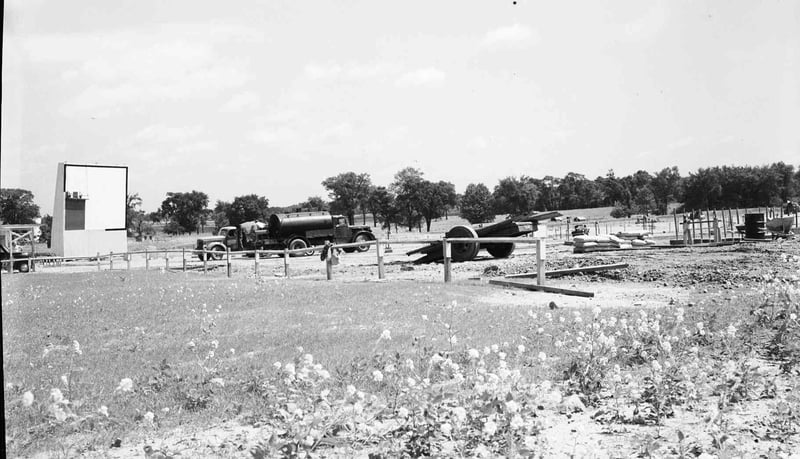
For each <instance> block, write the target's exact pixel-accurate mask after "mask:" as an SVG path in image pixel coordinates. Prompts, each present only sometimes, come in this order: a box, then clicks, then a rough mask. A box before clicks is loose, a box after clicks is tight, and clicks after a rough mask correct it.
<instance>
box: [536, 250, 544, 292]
mask: <svg viewBox="0 0 800 459" xmlns="http://www.w3.org/2000/svg"><path fill="white" fill-rule="evenodd" d="M544 258H545V244H544V239H537V240H536V285H544V280H545V276H546V274H545V271H544Z"/></svg>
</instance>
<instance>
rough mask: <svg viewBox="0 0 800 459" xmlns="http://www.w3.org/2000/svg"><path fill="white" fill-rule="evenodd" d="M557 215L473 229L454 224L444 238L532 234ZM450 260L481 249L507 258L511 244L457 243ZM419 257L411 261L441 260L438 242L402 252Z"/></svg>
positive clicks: (521, 218)
mask: <svg viewBox="0 0 800 459" xmlns="http://www.w3.org/2000/svg"><path fill="white" fill-rule="evenodd" d="M559 216H561V213H559V212H556V211H550V212H539V213H534V214H532V215H525V216H513V217H511V218H507V219H505V220H503V221H500V222H497V223H492V224H489V225H478V226H476V227H474V228H473V227H471V226H464V225H458V226H454V227H452V228H450V230H448V231H447V233H445V237H447V238H484V237H485V238H490V237H520V236H526V235H528V234H531V233H534V232H536V231H537V230H538V227H539V222H540V221H547V220H550V219H551V218H555V217H559ZM451 247H452V248H451V250H452V260H453V261H472V260H474V259H475V257H476V256H477V255H478V252H479V251H480V250H481V249H486V251H487V252H488V253H489V255H491V256H492V257H494V258H508V257H510V256H511V254H512V253H514V249H515V245H514V243H511V242H489V243H486V242H484V243H477V242H458V243H453V244H452V246H451ZM415 254H423V255H424V256H423V257H421V258H417V259H416V260H414V263H415V264H421V263H435V262H438V261H440V260H441V259H442V258H444V255H443V254H442V242H441V241H436V242H431V243H430V244H428V245H426V246H423V247H420V248H418V249H414V250H411V251H409V252H406V255H415Z"/></svg>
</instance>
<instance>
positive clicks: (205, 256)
mask: <svg viewBox="0 0 800 459" xmlns="http://www.w3.org/2000/svg"><path fill="white" fill-rule="evenodd" d="M206 273H208V252H207V251H206V248H205V246H203V274H206Z"/></svg>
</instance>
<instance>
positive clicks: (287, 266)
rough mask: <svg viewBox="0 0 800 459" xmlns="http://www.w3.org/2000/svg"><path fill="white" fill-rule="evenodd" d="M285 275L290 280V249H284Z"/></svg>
mask: <svg viewBox="0 0 800 459" xmlns="http://www.w3.org/2000/svg"><path fill="white" fill-rule="evenodd" d="M283 275H284V276H285V277H286V278H287V279H288V278H289V249H288V248H284V249H283Z"/></svg>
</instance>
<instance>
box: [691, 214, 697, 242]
mask: <svg viewBox="0 0 800 459" xmlns="http://www.w3.org/2000/svg"><path fill="white" fill-rule="evenodd" d="M689 216H690V217H692V244H694V240H695V239H696V238H697V233H695V228H694V212H692V211H689Z"/></svg>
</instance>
